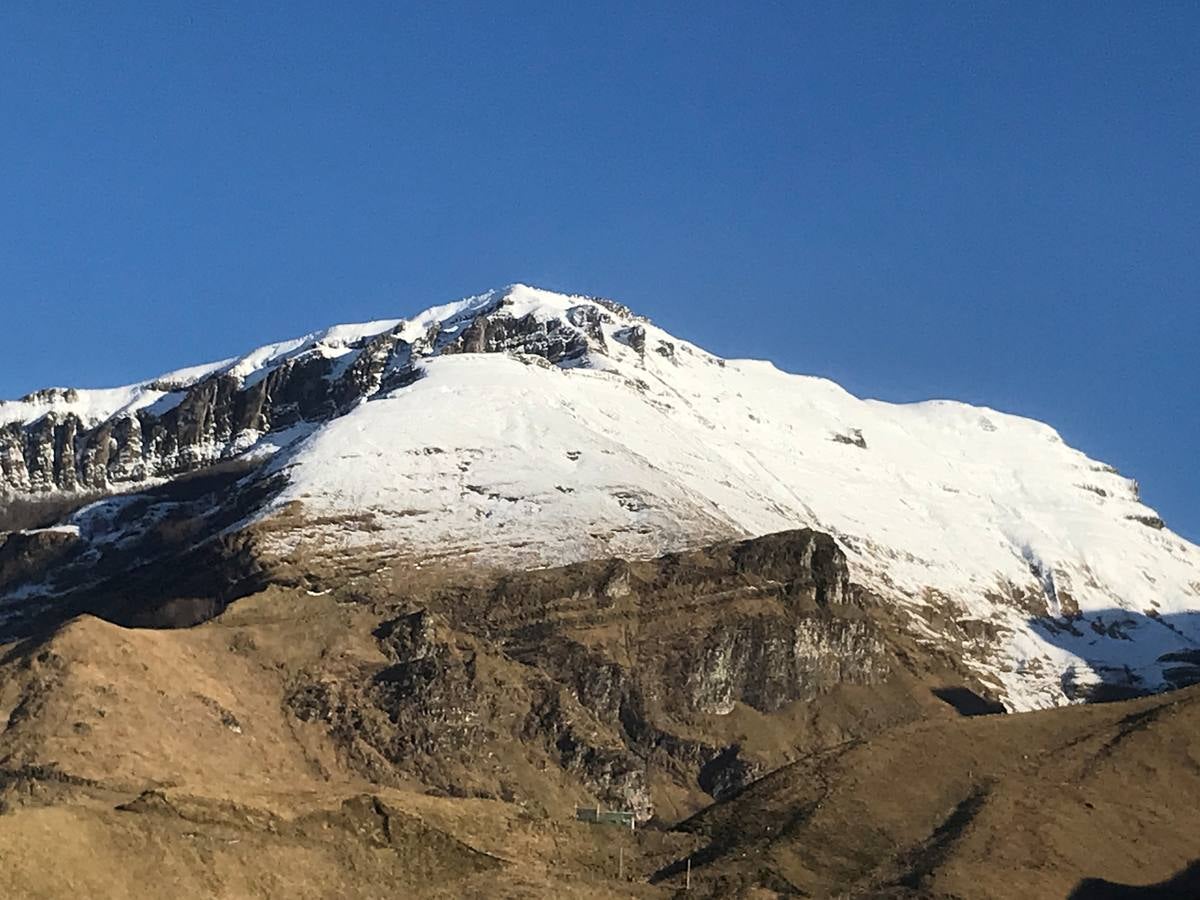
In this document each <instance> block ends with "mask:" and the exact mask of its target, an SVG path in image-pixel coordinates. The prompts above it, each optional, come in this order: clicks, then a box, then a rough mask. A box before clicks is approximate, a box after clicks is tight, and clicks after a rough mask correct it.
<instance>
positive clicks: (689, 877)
mask: <svg viewBox="0 0 1200 900" xmlns="http://www.w3.org/2000/svg"><path fill="white" fill-rule="evenodd" d="M687 862H688V866H687V886H686V887H685V888H684V890H687V891H690V890H691V889H692V858H691V857H690V856H689V857H688V860H687Z"/></svg>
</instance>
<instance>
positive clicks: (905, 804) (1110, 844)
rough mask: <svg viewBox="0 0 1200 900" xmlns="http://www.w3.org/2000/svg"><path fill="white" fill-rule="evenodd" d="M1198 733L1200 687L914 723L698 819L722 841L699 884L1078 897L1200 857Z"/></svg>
mask: <svg viewBox="0 0 1200 900" xmlns="http://www.w3.org/2000/svg"><path fill="white" fill-rule="evenodd" d="M1198 735H1200V689H1196V688H1193V689H1189V690H1186V691H1181V692H1178V693H1174V694H1167V695H1163V696H1158V697H1153V698H1146V699H1141V700H1136V701H1129V702H1125V703H1114V704H1109V705H1102V706H1090V707H1075V708H1069V709H1061V710H1053V711H1048V712H1038V713H1029V714H1024V715H1016V716H991V717H985V718H972V719H960V720H958V721H955V722H953V723H949V724H947V723H944V722H926V723H918V724H915V725H910V726H906V727H903V728H900V729H897V730H895V731H892V732H889V733H888V734H885V735H882V736H880V737H878V738H875V739H872V740H868V741H861V742H855V743H853V744H851V745H848V746H846V747H844V748H842V749H841V750H836V751H830V752H827V753H824V754H820V755H817V756H814V757H811V758H809V759H806V760H803V761H800V762H797V763H795V764H793V765H790V766H787V767H785V768H783V769H780V770H778V771H776V772H774V773H772V774H771V775H770V776H768V777H767V778H764V779H762V780H761V781H759V782H758V783H756V784H754V785H752V786H751V787H750V788H748V789H747V790H746V791H745V792H744V793H742V794H741V795H740V796H738V797H736V798H734V799H731V800H729V801H727V802H725V803H721V804H718V805H716V806H714V807H712V808H710V809H709V810H707V811H705V812H704V813H701V814H700V815H698V816H696V817H695V818H694V819H692V820H691V821H689V822H687V823H685V824H684V826H683V828H685V829H686V830H688V831H690V832H692V833H695V834H698V835H700V836H702V837H703V838H704V840H705V841H706V842H707V846H706V847H705V848H704V849H703V850H701V851H699V852H698V854H697V855H696V857H694V859H695V860H696V861H697V862H696V863H695V864H694V865H695V866H696V868H695V870H694V873H693V876H694V877H693V882H694V884H695V885H697V889H698V890H699V891H700V893H699V895H700V896H710V897H726V896H739V895H742V896H753V895H756V894H754V893H753V889H755V888H758V889H764V888H768V889H771V891H773V892H778V894H779V895H790V894H792V893H793V892H794V893H795V894H797V895H800V896H817V897H825V896H841V895H845V896H896V897H900V896H920V897H962V898H1009V897H1011V898H1030V897H1039V898H1040V897H1047V898H1052V897H1061V898H1065V897H1067V896H1068V895H1069V894H1070V893H1071V892H1072V890H1073V889H1074V888H1075V887H1076V886H1077V885H1078V883H1079V882H1080V881H1081V880H1082V879H1085V878H1098V879H1105V880H1108V881H1111V882H1117V883H1125V884H1133V885H1137V884H1148V883H1151V882H1157V881H1160V880H1165V879H1167V878H1170V877H1171V876H1172V875H1174V874H1175V873H1176V872H1178V871H1180V870H1181V869H1183V868H1184V867H1185V866H1186V865H1187V864H1188V863H1190V862H1191V861H1192V860H1194V859H1196V858H1197V857H1198V856H1200V834H1198V833H1197V830H1196V825H1197V823H1198V822H1200V742H1197V740H1196V738H1197V736H1198ZM664 875H668V876H669V877H666V878H665V879H663V883H674V884H678V882H679V877H678V875H677V874H675V873H674V872H672V870H670V869H668V870H667V871H666V872H664ZM767 895H768V896H771V895H774V894H773V893H769V894H767Z"/></svg>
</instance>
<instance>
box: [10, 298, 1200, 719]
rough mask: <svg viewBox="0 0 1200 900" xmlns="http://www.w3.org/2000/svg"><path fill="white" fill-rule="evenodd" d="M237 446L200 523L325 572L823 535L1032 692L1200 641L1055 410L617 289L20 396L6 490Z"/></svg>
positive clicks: (486, 306) (1057, 691)
mask: <svg viewBox="0 0 1200 900" xmlns="http://www.w3.org/2000/svg"><path fill="white" fill-rule="evenodd" d="M231 460H233V461H236V462H237V464H238V465H245V466H250V465H252V464H253V465H258V464H261V463H262V462H263V461H264V460H267V461H268V462H266V464H265V465H259V467H258V468H257V469H255V471H254V472H253V474H250V475H247V478H246V487H245V491H248V493H246V492H244V491H242V489H239V491H236V492H231V493H230V494H229V496H228V497H226V496H221V497H219V498H217V500H215V501H214V502H215V503H216V506H217V509H216V510H210V511H204V510H201V511H199V512H193V513H192V514H191V515H192V520H193V524H192V525H189V526H188V527H189V528H191V527H201V525H203V523H210V525H204V526H203V527H211V528H213V529H215V530H216V533H219V535H222V536H223V535H226V534H227V532H228V529H234V530H239V529H241V530H244V529H252V530H254V532H255V534H256V535H259V536H258V537H257V538H256V546H257V547H258V552H263V553H269V554H272V555H274V556H275V557H278V558H286V559H299V560H305V561H306V562H305V566H306V567H309V568H310V569H311V571H312V574H310V575H309V576H306V577H312V578H318V577H319V574H318V573H319V572H320V571H321V569H322V567H329V566H336V565H340V564H341V561H342V560H343V559H344V558H350V557H359V556H364V557H365V558H368V559H377V558H378V559H386V560H389V561H390V562H391V563H392V564H395V563H396V562H397V561H403V562H404V564H406V565H411V566H421V565H425V564H427V563H429V562H432V561H435V560H447V559H448V560H454V561H455V562H456V564H458V565H475V564H486V565H489V566H490V565H495V566H500V567H512V566H529V565H534V566H541V565H551V564H560V563H569V562H575V561H580V560H585V559H595V558H601V557H610V556H623V557H636V558H642V557H647V556H653V555H656V554H660V553H664V552H670V551H677V550H683V549H686V548H689V547H695V546H698V545H701V544H704V543H707V542H712V541H718V540H724V539H729V538H742V537H751V536H757V535H764V534H768V533H772V532H780V531H786V530H790V529H796V528H811V529H815V530H818V531H822V532H824V533H826V534H828V535H831V536H832V537H833V538H834V539H836V540H837V542H838V544H839V546H840V547H841V548H842V549H843V550H844V552H845V554H846V556H847V559H848V560H849V564H850V566H851V571H852V574H853V577H854V579H855V582H856V583H857V584H858V585H860V586H862V587H863V588H864V589H865V590H869V591H871V592H872V593H873V594H874V595H876V596H879V597H883V598H886V599H887V602H889V603H894V604H898V606H899V607H900V608H902V609H903V610H906V611H907V612H908V613H909V614H911V616H912V621H913V631H914V635H916V637H917V639H919V640H929V641H950V642H954V643H955V645H956V646H959V647H961V648H965V649H963V650H962V651H961V652H964V653H966V654H967V655H968V657H969V658H970V660H971V662H972V664H973V665H975V666H976V667H977V670H978V673H979V676H980V678H981V680H982V681H983V682H984V683H985V684H987V685H989V686H990V688H991V689H992V690H993V691H994V692H995V693H996V695H997V696H1002V697H1004V698H1005V699H1006V701H1007V702H1008V703H1009V704H1010V706H1012V707H1014V708H1029V707H1035V706H1046V705H1053V704H1055V703H1061V702H1063V701H1064V700H1066V699H1071V698H1075V697H1078V696H1082V695H1083V694H1084V693H1085V692H1086V691H1088V690H1090V689H1092V688H1093V687H1094V686H1095V685H1096V684H1098V683H1103V682H1106V681H1111V680H1113V679H1117V680H1124V681H1126V682H1129V685H1128V686H1137V685H1141V686H1143V687H1147V686H1149V687H1153V686H1161V685H1162V684H1164V683H1166V682H1167V681H1169V680H1170V679H1171V678H1179V677H1183V676H1181V675H1180V672H1184V671H1185V669H1186V671H1187V672H1190V671H1191V670H1190V669H1187V667H1186V666H1181V665H1180V664H1178V660H1176V659H1175V658H1174V657H1172V654H1178V653H1179V652H1182V651H1183V650H1188V651H1189V652H1191V650H1193V649H1194V647H1195V646H1196V644H1197V643H1200V616H1197V615H1196V609H1197V607H1200V549H1198V548H1196V547H1193V546H1192V545H1190V544H1188V543H1187V542H1186V541H1184V540H1183V539H1182V538H1180V537H1178V536H1177V535H1175V534H1173V533H1172V532H1171V531H1170V530H1169V529H1167V528H1166V527H1165V526H1164V525H1163V523H1162V521H1161V519H1159V518H1158V516H1157V514H1156V513H1155V512H1154V510H1152V509H1149V508H1148V507H1146V506H1145V505H1143V504H1142V503H1141V500H1140V498H1139V497H1138V493H1137V489H1136V484H1135V483H1134V482H1132V481H1131V480H1130V479H1127V478H1125V477H1123V476H1121V475H1120V474H1118V473H1117V472H1116V471H1115V470H1114V469H1112V468H1111V467H1109V466H1105V465H1104V464H1102V463H1099V462H1097V461H1094V460H1091V459H1089V458H1088V457H1087V456H1086V455H1085V454H1083V453H1081V452H1079V451H1077V450H1074V449H1072V448H1070V447H1069V446H1067V445H1066V444H1065V443H1064V442H1063V441H1062V439H1061V438H1060V437H1059V436H1058V435H1057V434H1056V433H1055V432H1054V431H1053V429H1051V428H1049V427H1047V426H1045V425H1043V424H1041V423H1039V422H1034V421H1032V420H1029V419H1024V418H1021V417H1018V416H1010V415H1005V414H1003V413H999V412H996V411H994V410H990V409H985V408H980V407H974V406H969V405H966V404H962V403H955V402H949V401H939V402H929V403H915V404H900V405H897V404H889V403H882V402H877V401H864V400H860V399H859V398H857V397H854V396H852V395H851V394H849V393H848V392H846V391H845V390H843V389H842V388H840V387H839V386H838V385H836V384H834V383H833V382H830V381H827V380H824V379H820V378H813V377H806V376H798V375H790V374H787V373H785V372H781V371H779V370H778V369H776V368H774V367H773V366H770V365H766V364H756V363H751V362H745V361H737V360H724V359H720V358H718V357H715V356H712V355H711V354H708V353H706V352H705V351H704V350H702V349H701V348H699V347H696V346H694V345H692V344H690V343H688V342H686V341H682V340H680V339H678V338H676V337H674V336H672V335H670V334H668V333H666V332H664V331H662V330H661V329H659V328H657V327H656V326H654V325H652V324H651V323H649V322H648V321H646V320H644V319H642V318H640V317H638V316H636V315H635V314H634V313H632V312H631V311H630V310H629V309H628V308H626V307H624V306H622V305H620V304H618V303H614V302H613V301H610V300H604V299H600V298H594V297H586V296H581V295H572V294H562V293H556V292H553V291H546V290H543V289H540V288H536V287H531V286H528V285H524V284H516V285H510V286H508V287H505V288H501V289H497V290H491V291H487V292H485V293H482V294H477V295H474V296H471V297H467V298H464V299H461V300H457V301H454V302H453V303H448V304H445V305H442V306H434V307H431V308H429V309H427V310H425V311H423V312H420V313H418V314H416V315H414V316H411V317H409V318H403V319H390V320H381V321H376V322H369V323H363V324H357V325H338V326H334V327H331V328H328V329H325V330H322V331H319V332H314V333H312V334H309V335H306V336H305V337H302V338H298V339H294V340H290V341H283V342H281V343H277V344H270V345H267V346H265V347H262V348H259V349H258V350H255V351H253V352H252V353H249V354H246V355H244V356H242V357H239V358H237V359H233V360H225V361H223V362H220V363H214V364H211V365H207V366H199V367H194V368H191V369H183V370H179V371H177V372H174V373H170V374H169V375H166V376H162V377H160V378H157V379H153V380H151V381H148V382H144V383H141V384H138V385H133V386H129V387H126V388H118V389H112V390H109V391H71V390H62V391H50V392H41V393H39V394H36V395H32V396H31V397H30V398H27V401H26V402H23V403H15V404H7V405H5V406H3V407H0V492H2V493H4V494H6V495H9V496H12V495H17V496H20V497H34V498H36V497H38V496H44V495H46V494H54V495H57V496H61V495H81V494H91V493H101V494H110V493H117V492H133V491H137V490H139V489H144V488H147V487H150V486H153V485H159V484H163V483H164V482H171V481H172V480H173V479H175V478H177V477H179V476H181V475H188V474H190V473H195V472H200V471H204V470H207V469H209V468H210V467H212V466H213V465H214V464H216V463H222V462H226V461H231ZM135 496H136V495H135ZM247 498H250V499H247ZM126 504H129V506H128V507H127V505H126ZM139 504H140V505H139ZM147 508H153V504H150V506H149V507H146V506H145V504H144V503H143V501H140V500H135V499H133V498H129V499H126V498H114V499H110V500H106V501H103V502H101V503H99V504H97V505H95V506H93V507H89V508H87V509H85V510H81V511H80V512H78V513H77V514H75V516H73V517H72V518H71V519H70V521H69V522H67V523H66V525H65V527H67V528H68V529H75V530H76V531H75V532H72V533H77V536H78V539H79V541H80V542H81V547H82V548H83V549H81V550H80V553H81V554H83V555H81V556H80V557H79V558H80V560H85V561H86V560H91V559H94V558H95V556H96V555H97V554H98V555H100V556H103V555H104V553H106V552H109V550H106V549H105V548H109V549H110V550H111V549H112V548H116V547H128V546H134V545H139V546H140V544H138V542H139V541H141V538H138V537H135V536H131V532H130V529H135V530H136V529H137V528H141V529H143V531H144V533H147V534H154V533H156V532H155V528H156V527H157V526H156V525H155V524H154V522H152V521H150V520H146V521H142V519H140V518H139V516H142V515H145V516H149V515H150V513H149V512H146V511H145V509H147ZM131 509H132V510H143V512H142V513H138V514H136V515H135V514H134V513H133V512H130V511H129V510H131ZM162 514H163V515H173V514H175V513H162ZM155 515H158V513H156V514H155ZM197 517H198V518H197ZM138 522H141V524H137V523H138ZM196 522H199V523H201V525H196V524H194V523H196ZM218 522H219V523H221V524H220V526H219V528H218V526H217V523H218ZM141 533H143V532H137V534H141ZM210 537H211V536H210ZM223 539H224V537H222V540H223ZM47 540H51V539H49V538H47ZM61 540H62V538H61V536H56V537H54V538H53V541H52V542H55V543H56V545H57V542H60V541H61ZM156 546H158V545H155V544H153V543H150V544H147V545H146V550H145V552H158V551H155V550H153V548H154V547H156ZM113 552H115V551H113ZM121 552H122V553H126V552H132V551H126V550H122V551H121ZM122 559H124V557H122ZM80 565H81V566H83V568H81V569H80V571H81V572H84V571H86V570H87V567H86V566H84V565H83V563H82V562H81V563H80ZM89 565H90V563H89ZM66 568H67V569H69V568H70V567H69V566H67V567H66ZM4 590H5V589H4V586H3V584H0V595H3V592H4ZM21 590H22V591H24V592H26V593H25V594H22V595H21V596H31V595H36V594H38V592H39V591H41V592H43V593H45V594H46V595H47V596H49V595H52V594H53V592H54V591H55V590H58V588H55V587H54V586H53V585H48V584H42V585H40V586H39V585H25V586H24V587H22V588H21ZM30 592H32V594H31V593H30ZM930 622H937V623H938V625H937V628H936V629H935V628H933V627H932V626H931V625H930V624H929V623H930ZM1126 638H1129V639H1130V640H1126ZM1134 638H1136V640H1134ZM1185 674H1186V672H1185ZM1189 677H1190V676H1189Z"/></svg>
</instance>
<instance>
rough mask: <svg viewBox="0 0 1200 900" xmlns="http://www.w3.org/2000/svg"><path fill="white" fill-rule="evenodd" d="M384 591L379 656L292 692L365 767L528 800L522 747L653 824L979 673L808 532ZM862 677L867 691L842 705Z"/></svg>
mask: <svg viewBox="0 0 1200 900" xmlns="http://www.w3.org/2000/svg"><path fill="white" fill-rule="evenodd" d="M359 590H360V591H362V590H364V589H363V588H359ZM379 596H381V597H387V599H386V600H384V599H380V600H374V601H371V602H373V603H376V604H382V605H383V607H384V608H386V609H395V610H397V613H395V614H390V613H389V614H385V618H384V620H383V621H382V623H381V625H380V626H379V628H378V629H377V630H376V632H375V635H376V637H377V639H378V641H379V644H380V647H381V649H382V650H383V652H384V655H385V656H386V658H387V660H388V663H387V664H386V665H383V666H379V665H377V664H375V665H372V666H370V667H366V668H359V669H355V670H353V671H349V672H346V673H344V674H343V675H342V676H341V677H336V678H331V677H328V673H325V674H323V675H322V676H321V677H317V678H313V679H312V680H303V679H302V680H300V681H299V682H298V683H297V684H296V685H295V688H294V692H293V694H292V695H291V700H290V703H291V706H292V708H293V709H294V710H295V712H296V714H297V715H298V716H300V718H302V719H304V720H305V721H312V722H322V723H324V724H325V725H326V727H327V728H328V729H329V730H330V733H331V734H332V735H333V736H334V737H335V739H337V740H338V741H339V742H340V743H341V745H342V746H343V747H344V748H345V749H346V752H347V754H348V755H349V756H350V758H352V759H354V760H356V761H357V764H358V765H359V766H360V767H362V769H363V770H364V772H365V773H366V774H368V775H369V776H370V777H372V778H375V779H380V778H387V777H393V778H394V777H398V776H399V777H408V778H418V779H420V780H422V781H423V782H425V783H429V784H432V785H434V786H436V787H438V788H439V789H441V790H445V791H448V792H451V793H460V794H464V793H465V794H478V795H483V796H499V797H506V796H509V795H519V793H520V788H519V782H520V778H521V775H520V770H521V766H520V765H517V764H515V763H514V762H513V761H512V760H511V748H513V747H520V748H525V749H524V750H523V751H522V752H523V753H528V754H532V758H533V759H534V760H535V762H534V767H535V768H537V767H538V766H549V767H552V768H553V770H554V771H556V772H558V773H559V774H558V775H556V776H555V777H557V778H565V779H566V781H567V782H568V783H577V784H581V785H582V786H583V788H584V790H585V791H586V794H587V796H590V797H593V798H595V799H596V800H599V801H600V802H602V803H604V804H605V805H607V806H615V807H618V808H622V809H628V810H631V811H633V812H635V813H636V815H637V816H638V818H640V819H643V820H644V819H648V818H650V817H651V816H653V815H654V814H655V813H656V811H658V812H661V810H662V807H663V805H664V804H666V805H668V806H670V807H672V808H673V809H676V810H678V809H685V808H691V807H693V806H695V805H697V804H699V803H702V802H704V798H712V797H721V796H724V795H726V794H728V793H730V792H732V791H734V790H736V789H738V788H740V787H741V786H743V785H745V784H746V783H748V782H749V781H750V780H753V779H754V778H756V777H757V776H759V775H761V774H763V773H764V772H766V771H768V770H769V769H770V768H772V767H774V766H776V765H778V764H779V763H780V762H781V761H783V760H784V759H787V758H791V756H792V755H793V754H795V753H799V752H802V751H804V750H806V749H813V748H816V747H824V746H828V745H829V744H836V743H839V742H843V741H846V740H851V739H854V738H857V737H862V736H865V735H868V734H871V733H873V732H874V731H875V730H877V729H879V728H881V727H884V725H885V724H894V723H895V722H898V721H907V720H908V719H911V718H913V717H915V716H917V715H919V714H921V712H922V711H923V710H927V709H928V708H929V707H930V706H934V707H939V706H940V703H939V701H937V700H936V699H935V696H934V694H933V693H932V692H931V691H930V689H929V687H928V686H924V685H925V683H926V681H927V680H930V679H933V681H934V682H936V683H937V684H944V683H945V681H946V680H947V679H949V680H951V681H952V682H953V683H956V684H959V685H960V686H962V688H961V689H962V690H964V691H967V692H970V690H971V689H972V688H974V687H977V685H975V683H974V682H973V681H971V680H970V677H969V676H968V675H966V674H965V673H964V672H963V671H958V670H955V669H953V668H946V667H945V665H944V663H941V662H938V661H937V660H935V659H933V658H932V657H930V656H928V655H927V654H922V653H921V652H920V651H914V650H913V648H912V647H911V645H909V644H907V643H906V642H905V638H904V637H903V633H902V631H901V630H899V629H898V628H897V627H896V623H895V622H894V621H893V620H892V619H891V618H890V613H889V612H888V611H887V609H886V607H885V606H883V605H881V604H879V602H878V601H877V600H876V599H875V598H872V597H870V596H869V595H867V594H864V593H863V592H862V591H860V590H859V589H857V588H855V587H854V586H853V585H852V584H851V583H850V581H849V577H848V571H847V567H846V559H845V556H844V555H843V554H842V552H841V551H840V550H839V549H838V547H837V545H836V543H835V542H834V541H833V540H832V539H831V538H830V537H829V536H828V535H823V534H819V533H816V532H811V531H796V532H790V533H786V534H780V535H772V536H769V537H766V538H760V539H756V540H751V541H746V542H737V543H726V544H720V545H716V546H713V547H710V548H707V549H704V550H698V551H693V552H688V553H680V554H672V555H669V556H666V557H663V558H661V559H657V560H650V561H644V562H628V561H623V560H613V561H608V562H597V563H588V564H581V565H576V566H569V567H566V568H563V569H552V570H541V571H537V572H528V573H522V574H515V575H510V576H504V577H501V578H500V579H498V580H496V581H493V582H485V583H481V584H474V585H469V586H468V585H462V584H454V583H439V584H436V585H424V586H407V587H405V586H397V587H396V588H393V589H391V590H386V589H383V590H382V591H381V593H380V595H379ZM365 600H366V598H365V597H364V596H363V595H362V594H360V602H364V601H365ZM968 685H969V686H968ZM855 689H859V690H861V689H869V695H870V696H871V697H873V698H874V699H873V700H868V701H866V702H865V703H860V704H859V705H857V706H856V709H855V710H854V712H853V714H851V715H846V714H845V710H844V709H842V707H841V705H840V704H841V703H842V696H841V695H842V694H844V693H845V692H846V691H853V690H855ZM946 712H947V714H949V710H948V709H947V711H946ZM776 734H778V735H779V737H778V738H776V737H774V736H773V735H776ZM480 760H487V761H488V762H487V764H486V765H480V763H479V761H480ZM537 760H541V762H537ZM522 765H523V764H522ZM546 777H548V776H546Z"/></svg>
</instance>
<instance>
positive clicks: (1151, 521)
mask: <svg viewBox="0 0 1200 900" xmlns="http://www.w3.org/2000/svg"><path fill="white" fill-rule="evenodd" d="M1125 518H1127V519H1129V520H1130V521H1131V522H1137V523H1139V524H1141V525H1145V526H1146V527H1147V528H1154V529H1158V530H1162V529H1163V528H1166V527H1167V523H1166V522H1164V521H1163V520H1162V519H1160V518H1159V517H1158V516H1126V517H1125Z"/></svg>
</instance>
